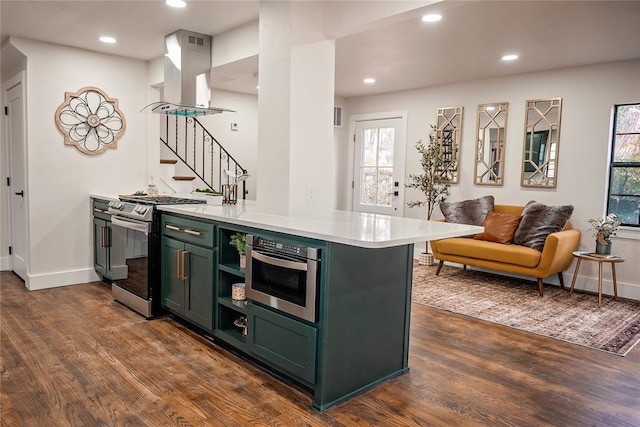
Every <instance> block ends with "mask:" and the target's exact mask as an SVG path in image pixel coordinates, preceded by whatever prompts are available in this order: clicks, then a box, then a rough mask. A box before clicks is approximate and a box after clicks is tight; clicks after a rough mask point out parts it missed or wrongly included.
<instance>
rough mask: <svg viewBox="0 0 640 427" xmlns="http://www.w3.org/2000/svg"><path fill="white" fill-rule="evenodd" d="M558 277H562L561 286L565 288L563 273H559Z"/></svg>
mask: <svg viewBox="0 0 640 427" xmlns="http://www.w3.org/2000/svg"><path fill="white" fill-rule="evenodd" d="M558 279H560V286H561V287H562V288H564V277H562V273H558Z"/></svg>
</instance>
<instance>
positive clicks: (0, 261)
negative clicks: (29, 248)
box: [0, 256, 11, 271]
mask: <svg viewBox="0 0 640 427" xmlns="http://www.w3.org/2000/svg"><path fill="white" fill-rule="evenodd" d="M8 270H11V266H10V263H9V257H8V256H3V257H0V271H8Z"/></svg>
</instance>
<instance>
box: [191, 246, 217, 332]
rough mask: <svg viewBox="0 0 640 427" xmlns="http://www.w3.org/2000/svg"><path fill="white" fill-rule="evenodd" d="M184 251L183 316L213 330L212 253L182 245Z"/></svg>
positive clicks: (205, 249)
mask: <svg viewBox="0 0 640 427" xmlns="http://www.w3.org/2000/svg"><path fill="white" fill-rule="evenodd" d="M184 250H186V251H187V255H186V265H185V276H186V278H185V288H184V289H185V297H184V302H185V305H184V316H185V317H186V318H187V319H189V320H191V321H193V322H194V323H197V324H198V325H200V326H202V327H203V328H205V329H208V330H213V271H214V263H215V261H214V256H213V254H214V252H213V251H212V250H211V249H207V248H202V247H200V246H195V245H191V244H189V243H185V244H184Z"/></svg>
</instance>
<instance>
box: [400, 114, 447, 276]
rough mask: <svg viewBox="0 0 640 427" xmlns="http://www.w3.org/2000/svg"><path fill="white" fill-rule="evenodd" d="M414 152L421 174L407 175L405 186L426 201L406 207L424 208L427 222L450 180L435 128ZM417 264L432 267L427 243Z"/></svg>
mask: <svg viewBox="0 0 640 427" xmlns="http://www.w3.org/2000/svg"><path fill="white" fill-rule="evenodd" d="M416 150H417V151H418V153H419V154H420V164H421V166H422V172H421V173H418V174H409V178H408V179H407V183H406V184H405V186H406V187H407V188H413V189H416V190H418V191H420V192H422V193H424V195H425V196H426V200H414V201H411V202H408V203H407V206H409V207H410V208H413V207H421V206H426V207H427V220H430V219H431V216H432V215H433V210H434V209H435V208H436V206H438V204H440V203H442V202H444V201H445V200H446V199H447V196H449V187H450V186H451V182H450V180H449V179H448V178H446V177H445V176H444V175H443V171H444V169H445V162H444V157H443V155H442V150H441V149H440V144H439V142H438V140H437V138H436V136H435V126H433V125H432V126H431V132H430V133H429V141H428V142H427V143H424V142H422V140H420V141H418V143H417V144H416ZM419 262H420V264H422V265H433V263H434V259H433V254H431V253H430V252H429V242H426V252H423V253H422V254H421V256H420V261H419Z"/></svg>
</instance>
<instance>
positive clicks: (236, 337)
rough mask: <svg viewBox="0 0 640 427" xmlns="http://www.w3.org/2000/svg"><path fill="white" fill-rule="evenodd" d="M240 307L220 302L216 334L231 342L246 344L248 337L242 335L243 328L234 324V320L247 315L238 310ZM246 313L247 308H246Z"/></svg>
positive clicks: (233, 343)
mask: <svg viewBox="0 0 640 427" xmlns="http://www.w3.org/2000/svg"><path fill="white" fill-rule="evenodd" d="M236 308H239V307H233V308H231V307H228V306H227V305H226V304H225V303H221V304H218V327H217V330H216V335H218V336H219V337H220V338H223V339H224V340H225V341H227V342H228V343H229V344H232V345H236V346H237V345H238V344H246V342H247V337H246V336H244V335H242V329H241V328H239V327H237V326H236V325H234V324H233V322H234V321H236V320H237V319H239V318H240V317H245V318H246V314H243V313H242V312H240V311H238V310H237V309H236ZM245 313H246V309H245Z"/></svg>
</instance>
